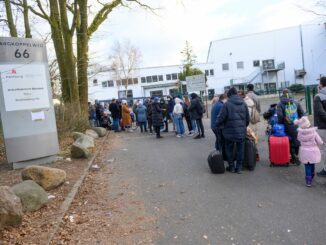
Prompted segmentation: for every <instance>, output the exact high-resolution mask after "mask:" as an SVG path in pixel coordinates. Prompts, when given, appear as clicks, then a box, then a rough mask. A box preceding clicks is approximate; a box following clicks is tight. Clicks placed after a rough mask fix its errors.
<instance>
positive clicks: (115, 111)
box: [109, 99, 120, 132]
mask: <svg viewBox="0 0 326 245" xmlns="http://www.w3.org/2000/svg"><path fill="white" fill-rule="evenodd" d="M109 111H110V112H111V117H112V119H113V130H114V132H119V131H120V130H119V121H120V110H119V106H118V105H117V101H116V99H112V101H111V103H110V105H109Z"/></svg>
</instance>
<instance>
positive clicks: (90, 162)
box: [45, 132, 109, 245]
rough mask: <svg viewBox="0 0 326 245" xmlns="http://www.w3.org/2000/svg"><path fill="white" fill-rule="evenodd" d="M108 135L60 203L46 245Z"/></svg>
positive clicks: (60, 222)
mask: <svg viewBox="0 0 326 245" xmlns="http://www.w3.org/2000/svg"><path fill="white" fill-rule="evenodd" d="M108 136H109V132H108V133H107V134H106V136H105V137H104V139H103V140H102V142H101V147H99V148H98V149H97V151H96V152H95V154H94V155H93V156H92V158H91V159H90V160H89V162H88V164H87V167H86V168H85V169H84V172H83V173H82V175H81V176H80V178H79V179H78V180H77V182H76V183H75V184H74V186H73V187H72V189H71V191H70V192H69V193H68V195H67V197H66V198H65V200H64V202H63V203H62V204H61V206H60V209H59V212H58V214H60V215H59V217H58V218H57V220H56V222H55V224H54V227H53V229H52V230H50V232H49V233H48V236H47V240H46V242H45V244H46V245H49V244H50V242H51V241H52V239H53V237H54V235H55V234H56V233H57V231H58V230H59V228H60V226H61V224H63V221H62V220H63V217H64V216H65V214H66V212H67V211H68V209H69V208H70V205H71V203H72V201H73V200H74V198H75V196H76V194H77V193H78V190H79V188H80V186H81V185H82V183H83V182H84V179H85V177H86V175H87V174H88V172H89V169H90V167H91V166H92V164H93V162H94V160H95V158H96V157H97V155H98V153H99V152H100V151H102V149H103V143H104V141H106V140H107V138H108Z"/></svg>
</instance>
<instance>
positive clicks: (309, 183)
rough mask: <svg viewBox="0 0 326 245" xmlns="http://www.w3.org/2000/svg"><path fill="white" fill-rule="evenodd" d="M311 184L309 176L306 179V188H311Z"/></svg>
mask: <svg viewBox="0 0 326 245" xmlns="http://www.w3.org/2000/svg"><path fill="white" fill-rule="evenodd" d="M311 184H312V178H311V176H307V177H306V186H307V187H311Z"/></svg>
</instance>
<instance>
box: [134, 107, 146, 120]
mask: <svg viewBox="0 0 326 245" xmlns="http://www.w3.org/2000/svg"><path fill="white" fill-rule="evenodd" d="M136 113H137V121H138V122H146V121H147V108H146V106H144V105H143V104H139V105H138V106H137V108H136Z"/></svg>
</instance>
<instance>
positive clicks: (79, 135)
mask: <svg viewBox="0 0 326 245" xmlns="http://www.w3.org/2000/svg"><path fill="white" fill-rule="evenodd" d="M83 135H86V134H83V133H79V132H73V133H72V137H73V138H74V140H77V139H78V138H79V137H82V136H83Z"/></svg>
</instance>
